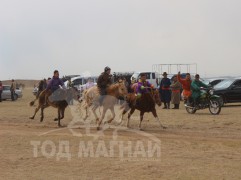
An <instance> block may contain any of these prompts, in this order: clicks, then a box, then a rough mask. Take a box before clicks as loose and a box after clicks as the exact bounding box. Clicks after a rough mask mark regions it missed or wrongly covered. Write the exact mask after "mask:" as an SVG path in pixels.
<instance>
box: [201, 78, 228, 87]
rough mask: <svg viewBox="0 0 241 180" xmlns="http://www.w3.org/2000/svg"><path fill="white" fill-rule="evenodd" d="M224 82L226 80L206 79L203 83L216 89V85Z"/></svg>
mask: <svg viewBox="0 0 241 180" xmlns="http://www.w3.org/2000/svg"><path fill="white" fill-rule="evenodd" d="M223 80H225V78H212V79H204V81H203V82H204V83H205V84H207V85H210V86H212V87H214V86H215V85H217V84H218V83H220V82H222V81H223Z"/></svg>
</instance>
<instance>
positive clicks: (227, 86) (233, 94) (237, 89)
mask: <svg viewBox="0 0 241 180" xmlns="http://www.w3.org/2000/svg"><path fill="white" fill-rule="evenodd" d="M213 93H214V94H215V95H219V96H220V97H221V101H222V102H223V104H224V103H235V102H241V78H233V79H225V80H223V81H222V82H220V83H218V84H217V85H216V86H214V91H213Z"/></svg>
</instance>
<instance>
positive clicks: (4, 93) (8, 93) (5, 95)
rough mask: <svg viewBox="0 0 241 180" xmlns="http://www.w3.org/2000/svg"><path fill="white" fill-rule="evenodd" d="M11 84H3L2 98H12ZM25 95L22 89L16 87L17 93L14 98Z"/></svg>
mask: <svg viewBox="0 0 241 180" xmlns="http://www.w3.org/2000/svg"><path fill="white" fill-rule="evenodd" d="M10 87H11V86H9V85H3V91H2V100H6V99H11V91H10ZM22 96H23V93H22V90H20V89H16V90H15V94H14V95H13V97H14V100H17V99H18V98H21V97H22Z"/></svg>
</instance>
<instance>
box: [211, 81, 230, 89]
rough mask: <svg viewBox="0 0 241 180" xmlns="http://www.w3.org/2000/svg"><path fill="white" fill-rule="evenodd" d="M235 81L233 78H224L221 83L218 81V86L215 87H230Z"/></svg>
mask: <svg viewBox="0 0 241 180" xmlns="http://www.w3.org/2000/svg"><path fill="white" fill-rule="evenodd" d="M233 82H234V80H233V79H227V80H223V81H221V82H220V83H218V84H217V85H216V86H214V88H215V89H224V88H228V87H229V86H230V85H231V84H232V83H233Z"/></svg>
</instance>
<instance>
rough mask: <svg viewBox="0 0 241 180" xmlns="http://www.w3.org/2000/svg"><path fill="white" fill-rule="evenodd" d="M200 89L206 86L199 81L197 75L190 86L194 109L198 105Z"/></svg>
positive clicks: (206, 86)
mask: <svg viewBox="0 0 241 180" xmlns="http://www.w3.org/2000/svg"><path fill="white" fill-rule="evenodd" d="M201 87H204V88H208V85H206V84H204V83H203V82H202V81H200V76H199V74H196V75H195V79H194V81H192V84H191V90H192V98H193V101H194V107H196V106H197V105H198V102H199V98H200V96H201Z"/></svg>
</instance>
